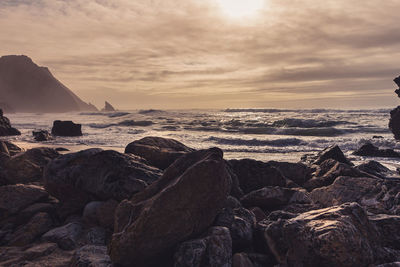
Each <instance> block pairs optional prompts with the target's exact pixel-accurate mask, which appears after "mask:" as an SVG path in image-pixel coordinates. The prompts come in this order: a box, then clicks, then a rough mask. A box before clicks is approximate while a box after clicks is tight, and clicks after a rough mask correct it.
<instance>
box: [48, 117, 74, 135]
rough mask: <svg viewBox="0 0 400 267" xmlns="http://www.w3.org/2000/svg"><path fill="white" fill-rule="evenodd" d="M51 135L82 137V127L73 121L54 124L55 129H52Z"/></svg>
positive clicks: (55, 122) (57, 121)
mask: <svg viewBox="0 0 400 267" xmlns="http://www.w3.org/2000/svg"><path fill="white" fill-rule="evenodd" d="M51 134H52V135H54V136H81V135H82V125H81V124H75V123H74V122H72V121H59V120H56V121H54V122H53V128H51Z"/></svg>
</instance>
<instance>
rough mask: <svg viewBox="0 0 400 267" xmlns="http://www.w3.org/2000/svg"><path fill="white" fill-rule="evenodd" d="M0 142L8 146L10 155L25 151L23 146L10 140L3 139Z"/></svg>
mask: <svg viewBox="0 0 400 267" xmlns="http://www.w3.org/2000/svg"><path fill="white" fill-rule="evenodd" d="M0 143H1V145H2V146H3V145H4V146H5V147H6V148H7V150H8V154H9V155H10V156H14V155H16V154H18V153H20V152H22V151H23V149H22V148H20V147H19V146H17V145H15V144H13V143H11V142H9V141H5V140H2V141H0Z"/></svg>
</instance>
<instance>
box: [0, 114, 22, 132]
mask: <svg viewBox="0 0 400 267" xmlns="http://www.w3.org/2000/svg"><path fill="white" fill-rule="evenodd" d="M20 134H21V133H20V131H18V130H17V129H15V128H13V127H11V123H10V120H9V119H8V118H7V117H4V116H3V110H2V109H0V136H7V135H20Z"/></svg>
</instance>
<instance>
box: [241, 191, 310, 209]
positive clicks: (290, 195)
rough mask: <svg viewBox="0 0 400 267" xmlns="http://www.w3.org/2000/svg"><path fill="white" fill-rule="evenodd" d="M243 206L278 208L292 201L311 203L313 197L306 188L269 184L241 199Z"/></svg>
mask: <svg viewBox="0 0 400 267" xmlns="http://www.w3.org/2000/svg"><path fill="white" fill-rule="evenodd" d="M240 201H241V202H242V204H243V206H245V207H247V208H250V207H260V208H262V209H266V210H277V209H281V208H282V207H283V206H286V205H288V204H292V203H300V204H309V203H311V199H310V197H309V194H308V193H307V192H306V191H305V190H304V189H295V188H283V187H279V186H275V187H272V186H268V187H264V188H262V189H259V190H256V191H253V192H250V193H249V194H247V195H245V196H244V197H243V198H242V199H241V200H240Z"/></svg>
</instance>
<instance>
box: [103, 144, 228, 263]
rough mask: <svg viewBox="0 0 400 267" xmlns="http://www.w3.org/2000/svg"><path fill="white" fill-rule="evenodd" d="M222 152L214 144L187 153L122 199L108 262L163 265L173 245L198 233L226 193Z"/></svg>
mask: <svg viewBox="0 0 400 267" xmlns="http://www.w3.org/2000/svg"><path fill="white" fill-rule="evenodd" d="M222 156H223V153H222V151H221V150H220V149H218V148H212V149H208V150H201V151H197V152H192V153H189V154H186V155H184V156H183V157H181V158H180V159H178V160H177V161H175V162H174V163H173V164H172V165H171V166H170V167H169V168H168V169H166V170H165V172H164V175H163V176H162V177H161V178H160V179H159V180H158V181H157V182H155V183H153V184H152V185H151V186H149V187H148V188H146V190H144V191H143V192H140V193H138V194H136V195H134V196H133V197H132V199H131V201H123V202H121V203H120V205H119V206H118V208H117V211H116V213H115V225H114V234H113V236H112V240H111V243H110V245H109V253H110V257H111V259H112V261H113V263H114V264H119V265H121V266H130V264H131V263H132V262H134V263H135V266H138V267H140V266H159V265H160V264H161V265H163V264H165V262H166V261H167V262H168V258H169V257H171V256H172V253H173V250H174V248H175V246H177V245H178V244H179V243H181V242H182V241H185V240H187V239H188V238H191V237H195V236H198V235H200V234H201V233H203V232H204V231H205V230H206V229H207V228H208V227H209V226H210V225H211V224H212V223H213V221H214V219H215V217H216V215H217V214H218V213H219V211H220V210H221V208H222V207H223V205H224V203H225V201H226V199H227V197H228V194H229V192H230V185H231V181H230V177H229V174H228V172H227V170H226V166H225V161H224V160H223V158H222ZM228 235H229V232H228ZM229 237H230V235H229Z"/></svg>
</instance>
